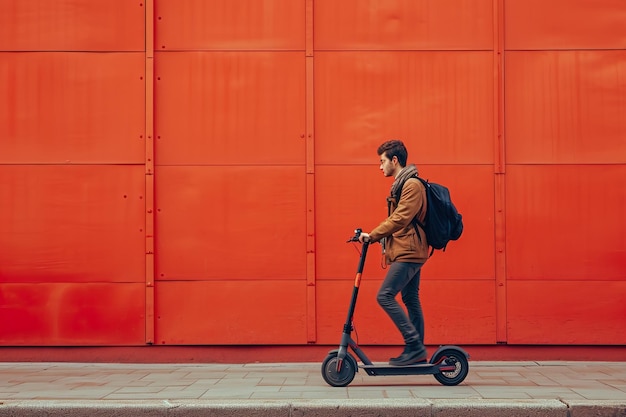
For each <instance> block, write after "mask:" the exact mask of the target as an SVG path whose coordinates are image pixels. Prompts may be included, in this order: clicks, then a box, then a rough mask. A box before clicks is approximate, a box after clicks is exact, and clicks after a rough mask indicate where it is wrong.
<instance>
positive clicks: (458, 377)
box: [432, 349, 469, 386]
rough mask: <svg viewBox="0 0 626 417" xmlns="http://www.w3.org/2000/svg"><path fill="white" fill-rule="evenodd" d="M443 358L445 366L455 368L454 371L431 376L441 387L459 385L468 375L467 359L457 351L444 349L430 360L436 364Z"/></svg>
mask: <svg viewBox="0 0 626 417" xmlns="http://www.w3.org/2000/svg"><path fill="white" fill-rule="evenodd" d="M444 356H445V358H446V359H445V361H446V363H447V364H449V365H454V366H455V369H454V371H449V372H440V373H438V374H434V375H433V376H434V377H435V379H436V380H437V381H439V382H440V383H441V384H443V385H448V386H451V385H459V384H460V383H461V382H463V380H464V379H465V377H466V376H467V374H468V373H469V363H468V361H467V357H466V356H465V355H464V354H463V353H462V352H460V351H458V350H454V349H446V350H444V351H442V352H439V353H438V354H437V357H435V358H433V359H432V362H433V363H437V362H439V360H440V359H441V358H442V357H444Z"/></svg>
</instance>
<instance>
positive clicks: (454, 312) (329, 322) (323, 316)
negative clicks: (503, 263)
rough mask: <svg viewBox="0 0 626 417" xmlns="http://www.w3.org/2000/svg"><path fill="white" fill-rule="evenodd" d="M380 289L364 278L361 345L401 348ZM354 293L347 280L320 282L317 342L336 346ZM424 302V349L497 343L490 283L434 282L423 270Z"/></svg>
mask: <svg viewBox="0 0 626 417" xmlns="http://www.w3.org/2000/svg"><path fill="white" fill-rule="evenodd" d="M355 268H356V267H355ZM380 285H381V280H380V279H372V278H371V276H369V275H366V274H365V273H364V275H363V280H362V281H361V287H360V290H359V299H358V302H357V307H356V312H355V318H354V324H355V326H356V329H357V333H358V339H359V340H358V342H359V343H360V344H380V345H394V344H403V341H402V337H401V336H400V333H399V332H398V330H397V329H396V327H395V326H394V325H393V323H392V321H391V320H390V319H389V317H388V316H387V315H386V314H385V312H384V311H383V310H382V308H380V306H379V305H378V303H377V301H376V293H377V292H378V289H379V287H380ZM352 288H353V286H352V283H351V282H348V281H320V282H319V283H318V285H317V291H318V299H319V300H323V303H320V304H319V305H318V309H317V312H318V331H317V335H318V343H320V344H336V343H337V342H338V340H339V338H340V337H341V326H342V323H343V322H344V321H345V319H346V314H347V312H348V305H349V303H350V297H351V294H352ZM420 300H421V302H422V309H423V310H424V321H425V326H426V329H425V331H424V333H425V337H426V344H428V345H438V344H443V343H458V344H473V343H476V344H492V343H495V337H496V336H495V320H496V318H495V310H496V308H495V291H494V290H493V281H492V280H489V281H477V280H472V279H463V280H453V281H437V280H431V279H430V277H429V274H428V273H427V272H426V271H425V272H424V273H423V274H422V277H421V283H420ZM468 329H469V330H468Z"/></svg>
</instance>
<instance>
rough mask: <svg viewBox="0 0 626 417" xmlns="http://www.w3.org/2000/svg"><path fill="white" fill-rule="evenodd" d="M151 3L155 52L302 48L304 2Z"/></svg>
mask: <svg viewBox="0 0 626 417" xmlns="http://www.w3.org/2000/svg"><path fill="white" fill-rule="evenodd" d="M155 6H156V7H155V16H156V25H155V29H156V34H155V44H154V45H155V48H154V49H155V50H173V49H178V50H190V49H204V50H207V49H209V50H216V49H221V50H233V49H238V50H251V49H255V50H258V49H262V50H277V49H279V50H285V49H288V50H293V49H299V50H304V37H305V30H304V19H305V2H304V1H293V0H264V1H258V0H229V1H222V0H158V1H157V2H156V3H155Z"/></svg>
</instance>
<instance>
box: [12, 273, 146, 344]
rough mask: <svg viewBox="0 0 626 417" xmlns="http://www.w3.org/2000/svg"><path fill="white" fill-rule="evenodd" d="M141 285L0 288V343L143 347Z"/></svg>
mask: <svg viewBox="0 0 626 417" xmlns="http://www.w3.org/2000/svg"><path fill="white" fill-rule="evenodd" d="M144 292H145V291H144V284H143V283H136V284H130V283H125V284H120V283H118V284H106V283H93V282H91V283H54V284H50V283H41V284H37V285H33V284H30V283H28V284H7V283H2V284H0V317H2V326H0V344H3V345H11V346H69V345H79V346H87V345H92V346H93V345H132V344H137V345H139V344H143V343H144V329H145V317H144V313H145V306H144Z"/></svg>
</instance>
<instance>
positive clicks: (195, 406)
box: [0, 361, 626, 417]
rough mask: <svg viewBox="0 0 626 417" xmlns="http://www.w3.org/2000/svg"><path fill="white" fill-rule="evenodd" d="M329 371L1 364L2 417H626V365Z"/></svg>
mask: <svg viewBox="0 0 626 417" xmlns="http://www.w3.org/2000/svg"><path fill="white" fill-rule="evenodd" d="M320 366H321V364H319V363H274V364H265V363H255V364H232V365H229V364H110V363H0V416H14V417H15V416H21V415H48V416H52V415H59V416H60V415H91V416H93V415H94V410H98V413H97V415H98V416H103V415H129V416H130V415H133V416H134V415H142V416H144V415H145V416H147V415H150V416H151V415H155V416H156V415H159V416H161V415H163V416H164V415H168V416H170V415H178V414H179V415H185V416H192V415H220V416H227V415H228V416H235V415H250V414H251V415H255V416H296V415H302V416H303V415H307V416H323V415H346V416H347V415H355V416H356V415H368V416H373V415H380V416H387V415H394V416H409V415H410V416H434V415H437V416H448V415H449V416H453V415H470V416H471V415H476V416H481V417H487V416H490V415H494V416H495V415H498V416H517V415H524V416H563V417H572V416H575V417H579V416H621V417H625V416H626V362H473V361H470V372H469V375H468V377H467V378H466V380H465V381H464V382H463V383H461V384H460V385H458V386H453V387H447V386H443V385H440V384H439V383H438V382H437V381H436V380H435V379H434V378H433V377H432V376H429V375H420V376H384V377H372V376H368V375H367V374H366V373H365V372H363V371H359V372H358V373H357V375H356V377H355V378H354V381H352V383H351V384H350V385H349V386H348V387H344V388H334V387H330V386H328V385H327V384H326V383H325V382H324V380H323V379H322V377H321V373H320ZM363 413H365V414H363Z"/></svg>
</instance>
